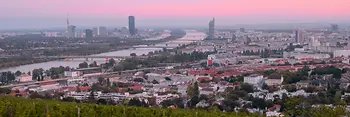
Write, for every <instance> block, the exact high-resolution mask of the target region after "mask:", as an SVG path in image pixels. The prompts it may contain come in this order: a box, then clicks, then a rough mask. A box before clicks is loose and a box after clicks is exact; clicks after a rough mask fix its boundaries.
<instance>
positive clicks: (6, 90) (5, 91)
mask: <svg viewBox="0 0 350 117" xmlns="http://www.w3.org/2000/svg"><path fill="white" fill-rule="evenodd" d="M10 93H11V89H9V88H0V94H10Z"/></svg>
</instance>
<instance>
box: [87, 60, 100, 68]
mask: <svg viewBox="0 0 350 117" xmlns="http://www.w3.org/2000/svg"><path fill="white" fill-rule="evenodd" d="M89 67H98V65H97V63H96V61H94V62H93V63H91V64H90V65H89Z"/></svg>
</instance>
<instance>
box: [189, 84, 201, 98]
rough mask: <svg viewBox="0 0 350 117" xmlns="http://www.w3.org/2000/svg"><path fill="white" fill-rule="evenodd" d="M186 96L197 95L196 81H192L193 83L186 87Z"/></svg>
mask: <svg viewBox="0 0 350 117" xmlns="http://www.w3.org/2000/svg"><path fill="white" fill-rule="evenodd" d="M187 96H188V97H194V96H197V97H198V96H199V87H198V82H194V84H192V85H190V86H188V87H187Z"/></svg>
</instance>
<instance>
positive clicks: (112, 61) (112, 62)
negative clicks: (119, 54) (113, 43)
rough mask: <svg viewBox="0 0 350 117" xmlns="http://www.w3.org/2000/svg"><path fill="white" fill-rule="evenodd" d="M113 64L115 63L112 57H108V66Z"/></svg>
mask: <svg viewBox="0 0 350 117" xmlns="http://www.w3.org/2000/svg"><path fill="white" fill-rule="evenodd" d="M115 64H116V62H115V60H114V59H113V58H111V59H109V61H108V66H114V65H115Z"/></svg>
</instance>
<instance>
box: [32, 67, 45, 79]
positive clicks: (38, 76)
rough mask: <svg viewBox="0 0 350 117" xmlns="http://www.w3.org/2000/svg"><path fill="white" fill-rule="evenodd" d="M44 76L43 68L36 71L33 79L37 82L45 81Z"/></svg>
mask: <svg viewBox="0 0 350 117" xmlns="http://www.w3.org/2000/svg"><path fill="white" fill-rule="evenodd" d="M43 74H44V70H43V69H42V68H40V69H34V70H33V75H32V79H33V80H37V81H43V80H44V76H43Z"/></svg>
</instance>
